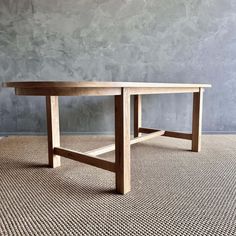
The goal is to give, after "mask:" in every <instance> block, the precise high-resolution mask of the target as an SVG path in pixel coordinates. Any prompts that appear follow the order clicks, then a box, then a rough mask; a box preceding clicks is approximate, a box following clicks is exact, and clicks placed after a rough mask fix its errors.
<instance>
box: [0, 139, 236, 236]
mask: <svg viewBox="0 0 236 236" xmlns="http://www.w3.org/2000/svg"><path fill="white" fill-rule="evenodd" d="M112 142H113V138H111V137H95V136H94V137H86V136H83V137H78V136H77V137H75V136H63V137H62V146H64V147H66V148H73V149H76V150H81V151H86V150H89V149H94V148H96V147H100V146H103V145H104V144H110V143H112ZM202 146H203V150H202V152H201V153H199V154H198V153H192V152H190V151H188V150H189V148H190V142H189V141H186V140H177V139H171V138H167V137H159V138H156V139H153V140H151V141H147V142H145V143H142V144H137V145H134V146H132V157H131V159H132V191H131V192H130V193H128V194H127V195H124V196H122V195H119V194H116V193H115V191H114V185H115V182H114V173H111V172H107V171H104V170H100V169H97V168H95V167H91V166H88V165H85V164H81V163H78V162H75V161H72V160H69V159H64V158H63V159H62V166H61V167H59V168H57V169H50V168H48V167H47V142H46V137H39V136H37V137H30V136H24V137H7V138H4V139H2V140H1V141H0V183H1V188H0V199H1V201H0V235H150V236H151V235H163V236H167V235H168V236H172V235H173V236H174V235H175V236H178V235H179V236H180V235H181V236H184V235H194V236H198V235H199V236H200V235H201V236H202V235H207V236H208V235H209V236H211V235H214V236H217V235H236V171H235V169H236V136H233V135H228V136H213V135H212V136H204V137H203V145H202ZM103 158H105V159H107V160H114V157H113V153H111V154H106V155H104V156H103Z"/></svg>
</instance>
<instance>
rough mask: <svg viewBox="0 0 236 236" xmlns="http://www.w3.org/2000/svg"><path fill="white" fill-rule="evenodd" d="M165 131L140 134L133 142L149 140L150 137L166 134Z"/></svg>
mask: <svg viewBox="0 0 236 236" xmlns="http://www.w3.org/2000/svg"><path fill="white" fill-rule="evenodd" d="M164 133H165V131H163V130H158V131H156V132H152V133H150V134H147V135H144V136H140V137H137V138H134V139H133V140H131V144H135V143H139V142H143V141H147V140H149V139H152V138H155V137H159V136H162V135H164Z"/></svg>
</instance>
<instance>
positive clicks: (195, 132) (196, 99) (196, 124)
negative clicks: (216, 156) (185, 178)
mask: <svg viewBox="0 0 236 236" xmlns="http://www.w3.org/2000/svg"><path fill="white" fill-rule="evenodd" d="M203 92H204V89H202V88H200V89H199V92H197V93H193V124H192V151H193V152H200V151H201V135H202V105H203Z"/></svg>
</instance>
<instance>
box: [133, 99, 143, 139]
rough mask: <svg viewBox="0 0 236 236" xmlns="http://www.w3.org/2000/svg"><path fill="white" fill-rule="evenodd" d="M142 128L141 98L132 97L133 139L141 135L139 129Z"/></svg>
mask: <svg viewBox="0 0 236 236" xmlns="http://www.w3.org/2000/svg"><path fill="white" fill-rule="evenodd" d="M141 126H142V97H141V95H134V137H135V138H136V137H138V136H140V135H141V133H139V128H140V127H141Z"/></svg>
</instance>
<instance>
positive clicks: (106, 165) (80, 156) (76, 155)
mask: <svg viewBox="0 0 236 236" xmlns="http://www.w3.org/2000/svg"><path fill="white" fill-rule="evenodd" d="M54 154H56V155H60V156H63V157H66V158H69V159H72V160H75V161H79V162H82V163H85V164H88V165H91V166H95V167H98V168H101V169H104V170H108V171H111V172H116V166H115V163H113V162H109V161H105V160H102V159H98V158H96V157H95V156H90V155H86V154H84V153H81V152H75V151H72V150H69V149H66V148H61V147H56V148H54Z"/></svg>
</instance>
